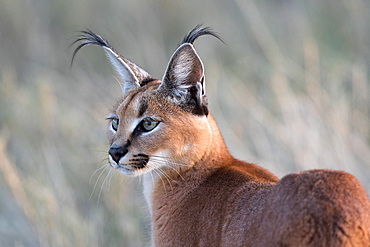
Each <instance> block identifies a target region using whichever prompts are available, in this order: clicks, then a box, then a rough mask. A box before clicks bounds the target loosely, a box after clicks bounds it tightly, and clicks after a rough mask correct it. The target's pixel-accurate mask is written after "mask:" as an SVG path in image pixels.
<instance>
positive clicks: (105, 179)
mask: <svg viewBox="0 0 370 247" xmlns="http://www.w3.org/2000/svg"><path fill="white" fill-rule="evenodd" d="M104 170H105V169H104ZM111 172H112V170H109V171H108V173H107V175H106V176H105V178H104V180H103V183H102V185H101V187H100V190H99V196H98V202H97V204H99V201H100V195H101V192H102V190H103V187H104V184H105V182H106V181H107V178H108V177H109V174H110V173H111Z"/></svg>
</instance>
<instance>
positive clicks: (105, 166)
mask: <svg viewBox="0 0 370 247" xmlns="http://www.w3.org/2000/svg"><path fill="white" fill-rule="evenodd" d="M102 168H104V169H103V170H102V171H101V172H100V174H99V176H98V178H97V179H96V181H95V184H94V188H93V190H92V192H91V195H90V197H89V200H91V197H92V196H93V194H94V192H95V188H96V185H97V184H98V182H99V179H100V177H101V175H103V173H104V172H105V170H107V169H108V168H109V164H105V165H104V166H102V167H100V168H99V169H98V170H101V169H102ZM94 173H95V172H94Z"/></svg>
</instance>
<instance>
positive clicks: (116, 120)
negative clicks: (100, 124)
mask: <svg viewBox="0 0 370 247" xmlns="http://www.w3.org/2000/svg"><path fill="white" fill-rule="evenodd" d="M118 123H119V120H118V119H112V129H113V130H114V131H117V129H118Z"/></svg>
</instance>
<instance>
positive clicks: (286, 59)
mask: <svg viewBox="0 0 370 247" xmlns="http://www.w3.org/2000/svg"><path fill="white" fill-rule="evenodd" d="M199 23H203V24H204V25H205V26H211V27H212V28H213V29H215V30H216V31H217V32H219V33H220V34H221V35H222V37H223V38H224V40H225V42H226V45H224V44H222V43H221V42H219V41H217V40H216V39H214V38H212V37H202V38H201V39H199V40H197V41H196V43H195V47H196V49H197V51H198V53H199V55H200V56H201V58H202V60H203V63H204V65H205V73H206V83H207V84H206V85H207V94H208V97H209V101H210V107H211V112H212V113H213V115H214V116H215V118H216V120H217V121H218V123H219V126H220V128H221V131H222V133H223V135H224V137H225V140H226V142H227V145H228V147H229V149H230V151H231V153H232V154H234V155H235V156H236V157H237V158H240V159H242V160H246V161H249V162H255V163H258V164H260V165H261V166H263V167H265V168H267V169H269V170H271V171H272V172H273V173H274V174H276V175H277V176H279V177H282V176H284V174H286V173H289V172H293V171H297V170H304V169H312V168H330V169H339V170H344V171H347V172H350V173H352V174H353V175H355V176H356V177H357V178H358V179H359V180H360V181H361V183H362V184H363V186H364V187H365V189H366V190H367V192H368V193H370V121H369V120H370V96H369V94H370V83H369V70H370V30H369V29H370V28H369V23H370V1H366V0H352V1H346V0H336V1H334V0H329V1H320V0H313V1H304V0H300V1H299V0H298V1H293V0H276V1H247V0H232V1H230V0H214V1H199V0H189V1H170V0H153V1H143V0H104V1H98V0H77V1H71V0H12V1H1V2H0V45H1V46H0V246H148V243H149V229H150V228H149V217H148V211H147V207H146V204H145V201H144V199H143V196H142V191H141V190H142V188H141V183H140V179H135V178H126V177H123V176H121V175H120V174H116V173H113V176H112V177H110V176H108V173H109V169H105V167H104V165H105V164H106V163H107V159H106V158H107V150H108V142H107V140H106V137H105V127H106V121H105V120H104V118H105V117H106V116H107V114H108V109H109V108H110V107H111V106H112V105H113V104H114V103H115V101H116V100H117V99H118V98H119V97H120V87H119V85H118V83H117V82H116V79H115V78H114V72H113V70H112V69H111V67H110V66H109V64H108V62H107V61H106V59H105V57H104V53H103V51H102V49H100V48H98V47H93V46H91V47H87V48H84V49H83V50H81V51H80V53H79V54H78V55H77V57H76V59H75V61H74V64H73V66H72V67H70V62H71V57H72V51H73V50H72V49H68V46H69V44H70V43H71V42H72V41H73V40H74V38H75V36H76V35H77V34H78V32H77V31H79V30H84V29H86V28H88V29H91V30H93V31H95V32H96V33H98V34H100V35H102V36H103V37H105V38H106V39H108V40H109V42H110V43H111V44H112V45H113V47H115V48H116V50H117V51H118V52H120V53H121V54H122V55H124V56H125V57H127V58H129V59H130V60H132V61H134V62H135V63H137V64H138V65H140V66H142V67H143V68H144V69H146V70H147V71H149V72H150V73H151V74H152V76H154V77H156V78H162V75H163V73H164V70H165V68H166V65H167V62H168V60H169V58H170V56H171V54H172V53H173V51H174V50H175V49H176V47H177V46H178V45H179V44H180V42H181V40H182V38H183V37H184V35H185V34H186V33H187V32H188V31H189V30H190V29H192V28H193V27H194V26H195V25H197V24H199Z"/></svg>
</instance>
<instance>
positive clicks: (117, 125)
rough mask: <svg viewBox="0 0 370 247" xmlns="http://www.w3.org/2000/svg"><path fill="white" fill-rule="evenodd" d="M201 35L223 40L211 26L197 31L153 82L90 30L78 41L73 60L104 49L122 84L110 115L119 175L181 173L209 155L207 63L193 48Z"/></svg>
mask: <svg viewBox="0 0 370 247" xmlns="http://www.w3.org/2000/svg"><path fill="white" fill-rule="evenodd" d="M202 35H212V36H214V37H216V38H219V37H218V36H217V35H216V34H215V33H213V32H212V31H211V30H210V29H209V28H200V26H197V27H196V28H194V29H193V30H192V31H190V32H189V33H188V35H187V36H186V37H185V38H184V40H183V43H182V45H180V46H179V47H178V48H177V50H176V51H175V52H174V54H173V55H172V57H171V59H170V61H169V63H168V66H167V69H166V71H165V73H164V76H163V79H162V80H157V79H153V78H152V76H150V75H149V74H148V73H147V72H146V71H144V70H143V69H142V68H140V67H139V66H137V65H135V64H134V63H132V62H131V61H129V60H127V59H125V58H124V57H122V56H121V55H119V54H118V53H117V52H116V51H115V50H114V49H113V48H112V47H111V46H110V44H109V43H108V42H107V41H106V40H104V39H103V38H102V37H100V36H98V35H96V34H94V33H93V32H91V31H86V32H83V35H82V36H81V37H80V38H79V39H78V40H76V42H79V41H82V43H81V44H80V45H79V46H78V47H77V48H76V50H75V52H74V55H73V56H75V54H76V53H77V51H78V50H80V49H81V48H82V47H84V46H86V45H89V44H95V45H100V46H101V47H103V48H104V50H105V53H106V55H107V57H108V59H109V61H110V62H111V64H112V65H113V67H114V68H115V70H116V71H117V74H118V75H119V79H120V82H121V84H122V99H121V100H119V101H118V102H117V103H116V104H115V105H114V107H113V109H112V110H111V112H110V114H109V116H108V117H107V119H108V120H109V123H108V128H107V134H108V139H109V143H110V145H111V146H110V149H109V151H108V153H109V163H110V165H111V166H112V167H113V168H115V169H117V170H118V171H119V172H121V173H123V174H125V175H129V176H137V175H141V174H144V173H147V172H151V171H153V172H155V173H156V174H158V175H161V174H163V173H166V174H168V173H170V172H175V173H179V171H180V170H184V169H190V168H191V167H192V166H193V165H194V164H195V163H196V162H198V161H199V160H200V159H202V157H203V156H204V155H205V153H206V151H207V147H208V146H209V141H210V135H211V131H210V126H209V123H208V118H207V117H208V106H207V97H206V95H205V85H204V69H203V64H202V61H201V60H200V58H199V56H198V54H197V53H196V51H195V49H194V47H193V42H194V41H195V39H196V38H198V37H199V36H202Z"/></svg>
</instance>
